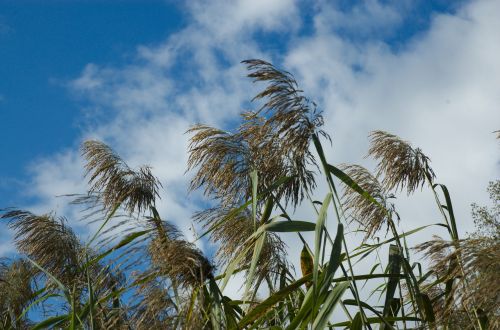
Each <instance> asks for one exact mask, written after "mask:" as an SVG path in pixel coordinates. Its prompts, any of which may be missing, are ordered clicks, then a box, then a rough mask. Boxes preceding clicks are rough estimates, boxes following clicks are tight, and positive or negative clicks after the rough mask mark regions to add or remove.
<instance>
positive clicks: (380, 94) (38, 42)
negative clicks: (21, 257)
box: [0, 0, 500, 256]
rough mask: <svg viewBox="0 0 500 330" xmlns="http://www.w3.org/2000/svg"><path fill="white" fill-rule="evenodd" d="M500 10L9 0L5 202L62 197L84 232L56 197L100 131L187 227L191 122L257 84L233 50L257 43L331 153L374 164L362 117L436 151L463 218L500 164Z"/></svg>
mask: <svg viewBox="0 0 500 330" xmlns="http://www.w3.org/2000/svg"><path fill="white" fill-rule="evenodd" d="M499 15H500V4H499V2H498V1H489V0H483V1H401V0H398V1H390V0H385V1H378V0H366V1H354V2H353V1H316V2H305V1H294V0H276V1H272V2H269V1H264V0H253V1H250V0H242V1H224V0H214V1H210V2H204V1H194V0H193V1H187V2H185V3H183V4H182V5H178V3H177V2H173V1H164V2H162V1H141V2H139V1H121V2H119V1H46V2H43V4H41V2H35V1H0V76H1V77H2V79H1V80H0V125H1V129H0V155H1V161H0V207H4V206H17V207H22V208H28V209H30V210H33V211H34V212H37V213H43V212H48V211H50V210H55V211H57V212H58V214H65V215H67V216H68V218H69V219H70V220H69V221H70V222H71V223H72V224H73V225H75V226H76V228H77V229H78V232H79V233H80V234H81V235H82V236H83V237H87V236H88V233H89V231H92V228H88V227H87V226H85V225H84V224H82V223H81V222H78V221H77V220H76V219H77V218H78V217H79V216H78V214H77V213H76V212H75V211H73V210H72V209H71V208H69V207H67V206H66V201H67V200H65V199H64V198H61V197H56V196H59V195H62V194H68V193H81V192H84V191H85V189H86V185H85V183H84V181H83V180H82V177H83V170H82V165H83V162H82V160H81V158H80V157H79V150H78V147H79V145H80V143H81V142H82V141H83V140H85V139H88V138H97V139H100V140H103V141H105V142H106V143H108V144H110V145H111V146H112V147H113V148H114V149H115V150H116V151H118V152H119V153H120V154H121V155H122V156H123V157H124V158H125V159H126V161H128V162H129V163H130V164H131V165H133V166H136V165H140V164H143V163H146V164H150V165H151V166H152V167H153V171H154V173H155V174H157V175H158V177H159V178H160V180H161V181H162V183H163V184H164V187H165V191H164V193H163V194H162V203H161V205H160V208H161V211H162V214H164V216H165V217H166V218H167V219H169V220H171V221H173V222H174V223H176V224H177V225H178V226H179V227H180V228H181V229H183V230H184V232H185V233H186V235H187V236H188V237H192V233H191V232H190V229H189V228H190V226H191V220H190V215H191V214H192V212H193V211H195V210H198V209H199V208H200V207H201V206H202V205H206V204H205V201H204V199H203V197H202V196H201V194H200V193H199V192H194V193H191V194H189V195H188V194H187V193H186V190H187V185H188V182H189V174H184V170H185V165H186V160H187V153H186V148H187V143H188V138H189V137H188V136H186V135H185V134H184V132H185V131H186V129H187V128H189V126H190V125H192V124H194V123H196V122H203V123H208V124H211V125H215V126H219V127H224V128H228V129H229V128H230V127H231V126H232V125H234V123H236V122H237V120H238V113H239V112H240V111H241V110H245V109H247V108H248V107H252V106H253V105H251V104H249V102H248V100H250V99H251V98H252V96H253V95H254V94H255V92H256V91H257V90H258V86H255V85H254V84H251V83H250V82H249V80H248V79H246V78H245V71H244V68H243V67H242V65H241V64H240V63H239V62H240V61H241V60H243V59H247V58H263V59H266V60H268V61H272V62H273V63H275V64H276V65H277V66H279V67H282V68H285V69H287V70H289V71H291V72H293V73H294V74H295V75H296V78H297V80H298V81H299V84H300V85H301V87H302V88H303V89H304V90H305V91H306V93H307V94H308V95H310V96H311V97H312V98H313V99H314V100H316V101H317V103H318V104H319V106H320V108H321V109H322V110H323V111H324V114H325V129H326V130H327V131H328V132H329V133H330V134H331V135H332V136H333V148H332V149H331V150H328V152H329V155H328V156H329V159H330V160H331V161H332V162H333V163H342V162H355V163H361V164H364V165H366V166H368V167H370V166H372V165H373V164H371V163H370V162H369V161H368V160H366V159H365V158H364V155H365V154H366V150H367V148H368V140H367V135H368V134H369V132H370V131H371V130H374V129H383V130H388V131H390V132H393V133H395V134H398V135H400V136H402V137H403V138H405V139H408V140H410V141H412V142H413V143H415V144H416V145H418V146H421V147H422V149H423V150H424V152H426V153H427V154H428V155H429V156H430V157H431V159H432V160H433V165H434V169H435V171H436V173H437V174H438V180H440V182H443V183H446V184H447V185H448V187H449V189H450V191H451V193H452V196H453V198H454V201H455V203H454V204H455V206H456V208H457V210H456V212H457V214H459V217H460V219H459V221H460V222H461V225H462V226H461V228H463V229H462V230H463V231H466V230H469V229H471V228H472V224H471V223H472V221H470V217H469V210H470V207H469V206H470V203H472V202H475V201H478V202H485V201H486V199H487V195H486V193H485V188H486V186H487V183H488V181H489V180H494V179H496V178H498V174H499V164H500V162H499V161H500V159H499V156H498V142H497V141H495V139H494V135H493V134H492V133H491V132H492V131H494V130H498V129H500V127H499V126H500V111H498V104H500V89H499V88H500V87H499V86H500V63H499V61H498V60H497V58H496V57H497V54H498V53H500V36H499V34H498V31H500V26H499V24H500V23H499V22H498V16H499ZM322 189H323V188H322V187H321V186H320V187H319V189H318V192H317V194H318V198H322V194H323V192H324V191H323V190H322ZM430 198H432V196H430V195H429V194H428V193H425V192H424V193H422V194H417V195H416V196H414V197H412V198H411V199H410V200H409V201H407V200H406V199H401V201H398V202H399V203H400V204H399V206H400V207H401V214H402V216H403V218H404V221H402V226H407V227H406V228H414V227H415V226H417V225H420V224H422V223H430V222H432V220H434V219H438V216H439V215H438V214H437V213H436V211H435V210H434V209H433V208H432V206H431V207H430V208H427V207H421V206H419V205H432V200H431V199H430ZM415 205H417V206H415ZM309 211H310V210H305V209H304V210H301V209H298V210H297V214H298V216H301V215H302V218H304V219H306V218H307V216H308V212H309ZM10 235H11V234H10V233H9V232H7V231H4V232H3V233H2V234H0V256H1V255H7V254H10V253H12V251H13V250H12V244H11V240H10ZM190 235H191V236H190ZM289 243H290V245H291V246H293V242H289ZM295 252H296V253H299V252H300V251H299V250H297V251H295ZM295 252H292V254H293V253H295Z"/></svg>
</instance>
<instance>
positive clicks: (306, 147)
mask: <svg viewBox="0 0 500 330" xmlns="http://www.w3.org/2000/svg"><path fill="white" fill-rule="evenodd" d="M243 63H244V64H245V65H246V66H247V68H248V70H249V75H248V76H249V77H250V78H251V79H252V80H253V81H254V82H255V83H264V84H265V87H264V89H263V90H262V92H260V93H258V94H257V95H256V96H255V97H254V99H253V100H254V101H257V102H260V106H259V107H258V109H256V110H254V111H247V112H245V113H242V114H241V123H240V125H239V126H237V127H236V128H235V129H234V130H228V131H226V130H222V129H219V128H215V127H210V126H207V125H203V124H197V125H194V126H193V127H192V128H191V129H190V130H189V131H188V134H190V135H191V141H190V144H189V150H188V152H189V161H188V164H187V171H189V172H190V173H192V180H191V184H190V189H191V190H194V189H201V190H202V191H203V193H204V195H205V197H206V198H207V199H208V202H209V203H210V207H208V208H207V209H203V210H199V211H198V212H196V213H195V214H194V215H193V218H192V220H194V221H195V222H196V223H198V224H200V226H201V228H202V229H201V230H203V232H202V233H201V235H199V238H197V239H196V240H195V241H188V240H187V239H186V238H185V237H184V235H183V234H182V232H181V231H179V230H178V229H177V227H176V226H175V225H174V224H173V223H172V221H169V219H164V218H162V217H161V215H160V212H159V211H158V209H157V204H158V199H159V197H160V192H161V189H162V188H163V187H162V185H161V183H160V180H158V179H157V178H156V177H155V176H154V175H153V169H151V168H150V167H148V166H142V167H139V168H137V169H134V168H131V167H129V166H128V165H127V163H126V162H125V161H124V160H123V159H122V158H121V157H119V156H118V155H117V154H116V153H115V152H114V151H113V150H112V149H111V148H110V147H109V146H107V145H106V144H104V143H103V142H99V141H87V142H85V143H84V144H83V146H82V155H83V157H84V158H85V160H86V165H85V169H86V177H87V179H88V183H89V191H88V192H87V193H86V194H84V195H80V196H78V197H77V198H76V200H75V202H74V203H75V204H78V205H85V212H87V214H86V215H84V216H83V218H84V220H86V221H92V222H93V223H98V224H99V226H98V229H97V231H96V232H95V233H93V235H92V237H91V238H90V239H88V240H82V239H81V238H80V237H78V235H76V234H75V232H74V231H73V230H72V229H71V227H69V225H68V223H69V222H70V221H67V220H66V219H65V218H62V217H58V216H57V215H56V214H54V213H50V212H49V213H47V214H45V215H35V214H32V213H30V212H28V211H23V210H16V209H9V210H3V211H2V213H1V218H2V219H4V220H6V221H8V224H9V226H10V228H11V229H12V230H13V231H14V240H15V244H16V247H17V249H18V252H19V257H17V258H16V259H13V260H7V259H4V260H1V262H0V322H1V323H0V327H2V328H6V329H22V328H28V327H32V328H34V329H40V328H46V327H51V328H70V329H77V328H78V329H80V328H81V329H157V328H165V329H177V328H181V329H261V328H262V329H263V328H266V329H323V328H350V329H373V328H374V327H376V326H378V327H379V328H380V329H395V328H398V329H399V328H405V329H406V328H437V327H441V328H450V329H454V328H458V327H461V328H471V329H487V328H491V329H495V328H498V327H499V326H500V324H499V315H500V314H499V313H500V311H499V301H498V297H499V296H500V283H499V281H498V275H497V274H498V272H499V271H500V268H499V267H500V262H499V261H500V255H499V252H498V251H499V246H498V237H499V236H498V228H499V226H498V215H499V212H498V210H499V208H498V201H499V200H500V193H498V192H499V191H500V189H498V186H499V184H495V183H494V184H492V186H491V187H490V190H491V191H490V192H493V193H492V200H493V201H494V203H496V204H495V205H496V206H495V208H493V209H492V210H491V209H488V208H486V207H479V206H477V205H476V206H474V207H473V217H474V218H475V219H476V220H477V221H478V223H480V224H488V225H487V226H488V228H489V229H488V230H480V231H477V232H476V233H474V234H472V235H469V236H467V237H465V238H460V237H459V232H458V228H457V221H456V219H455V214H454V213H453V205H452V203H451V196H450V193H449V191H448V189H447V188H446V186H444V185H443V184H440V183H438V181H437V175H436V174H435V172H434V171H433V169H432V168H431V163H430V159H429V157H427V156H426V155H425V154H424V153H423V151H422V150H421V149H420V148H415V147H413V146H412V145H411V144H410V143H409V142H407V141H405V140H403V139H402V138H400V137H398V136H396V135H394V134H391V133H388V132H384V131H374V132H372V133H371V134H370V136H369V137H370V141H371V146H370V149H369V151H368V157H371V158H373V159H374V160H375V161H376V162H377V165H376V168H375V171H374V174H372V173H371V172H370V171H369V170H368V169H366V168H364V167H362V166H360V165H355V164H348V165H346V164H344V165H340V166H338V167H337V166H334V165H333V164H331V163H330V162H329V161H328V159H327V156H326V154H325V151H324V149H323V144H322V141H323V142H324V141H328V142H331V141H330V137H329V135H328V134H327V133H326V132H325V131H324V129H323V114H322V112H321V111H319V110H318V107H317V105H316V104H315V103H314V102H313V101H311V100H310V99H308V98H307V97H306V96H305V95H304V93H303V91H302V90H300V89H299V87H298V84H297V82H296V80H295V78H294V77H293V75H292V74H291V73H289V72H286V71H283V70H280V69H278V68H276V67H275V66H273V65H272V64H270V63H268V62H265V61H262V60H247V61H244V62H243ZM167 142H168V141H167ZM497 182H498V181H497ZM320 183H323V184H325V185H326V186H327V187H328V190H329V192H328V193H327V195H326V196H319V197H321V198H320V200H321V201H318V200H315V199H314V198H313V196H314V194H316V193H317V190H316V187H317V185H318V184H320ZM419 189H420V190H423V189H426V190H428V191H429V192H430V193H431V194H432V195H433V196H434V199H435V201H436V207H437V208H438V210H439V212H440V214H441V215H442V218H443V219H442V222H441V223H438V224H426V225H423V226H421V227H418V228H415V229H414V230H410V231H406V232H404V233H403V232H401V231H400V229H399V227H398V224H399V221H406V219H400V216H399V213H398V210H397V207H396V198H395V196H397V194H398V192H401V191H404V192H406V194H407V195H410V194H412V193H414V192H415V191H417V190H419ZM339 191H342V194H341V195H339V194H338V192H339ZM495 192H496V193H495ZM167 193H168V192H167ZM323 197H324V198H323ZM309 204H310V205H309ZM299 207H300V208H301V209H304V208H307V207H310V212H311V213H310V214H311V217H310V219H309V220H308V221H303V220H295V214H294V211H295V210H296V209H297V208H299ZM90 219H93V220H90ZM176 220H179V219H176ZM185 220H186V221H189V220H191V219H185ZM332 221H333V222H335V225H334V226H332ZM348 226H354V229H353V230H345V228H348ZM443 227H444V228H445V230H446V232H445V234H447V235H448V236H449V237H446V238H439V237H435V238H433V239H430V240H428V241H426V242H423V243H421V244H419V245H417V246H416V247H415V248H414V249H410V248H409V247H408V246H407V237H408V236H410V235H413V234H415V233H418V232H422V231H425V230H429V229H430V228H443ZM331 228H336V229H334V230H332V229H331ZM351 229H352V228H351ZM359 231H362V232H364V237H363V239H362V242H361V244H360V245H359V246H358V247H356V248H354V249H348V245H347V244H346V241H347V240H351V239H355V238H356V233H357V232H359ZM307 232H309V233H310V234H311V235H309V236H306V235H304V233H307ZM382 234H383V235H385V239H381V238H380V236H381V235H382ZM283 235H288V236H289V235H296V236H297V238H298V239H299V240H300V242H301V244H300V248H302V252H301V254H300V260H292V259H291V258H290V255H291V254H290V253H288V252H289V249H291V248H296V247H295V246H291V247H290V246H287V245H286V244H285V238H284V237H285V236H283ZM306 237H308V239H306ZM201 239H203V240H205V241H204V243H205V245H209V246H210V248H209V249H208V250H213V251H214V253H213V257H210V256H209V255H208V254H207V253H206V251H207V250H204V251H202V250H200V249H199V248H197V245H196V243H197V241H198V240H201ZM386 246H387V247H388V250H389V254H388V257H387V258H386V259H385V260H386V261H383V260H382V257H381V253H382V252H384V251H385V247H386ZM369 256H375V257H376V259H377V260H378V262H377V263H376V264H374V265H366V266H367V267H365V268H368V269H370V271H369V272H366V273H360V272H356V271H355V267H353V265H355V264H358V263H362V262H365V263H366V262H368V261H367V260H369V259H368V257H369ZM417 257H418V258H420V259H417V262H414V260H415V258H417ZM410 260H412V261H411V262H412V263H411V262H410ZM299 261H300V270H301V274H298V273H297V272H295V269H294V267H293V265H294V264H296V263H297V264H298V263H299ZM377 269H381V271H380V272H377ZM238 273H240V274H243V282H242V283H238V284H239V286H240V287H241V288H242V289H244V290H243V292H242V293H241V295H240V297H238V299H231V298H230V297H228V296H227V295H226V294H225V289H226V287H227V285H228V284H229V283H230V282H231V281H235V275H236V274H238ZM377 281H378V282H377ZM380 281H383V282H382V283H381V282H380ZM361 282H364V284H363V287H361ZM366 282H370V283H377V284H379V286H378V287H377V288H375V289H374V290H373V291H371V292H369V291H370V290H368V289H360V287H361V288H364V287H365V284H366ZM380 283H381V284H380ZM374 285H375V284H374ZM377 294H378V295H379V301H380V302H378V301H377V302H374V300H373V298H371V297H372V296H373V295H375V296H376V295H377ZM336 310H337V311H338V313H337V314H336V316H335V318H334V317H332V315H333V313H334V311H336ZM40 311H43V312H44V313H45V314H43V315H44V317H45V319H43V320H42V321H36V322H35V321H34V320H33V319H32V318H31V316H32V315H33V314H32V313H38V314H37V315H39V314H40ZM338 315H344V318H343V319H340V318H339V316H338Z"/></svg>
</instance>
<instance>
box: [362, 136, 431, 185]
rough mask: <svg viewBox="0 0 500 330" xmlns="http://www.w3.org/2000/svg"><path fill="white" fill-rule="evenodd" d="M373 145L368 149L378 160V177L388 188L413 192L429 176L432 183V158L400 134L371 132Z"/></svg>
mask: <svg viewBox="0 0 500 330" xmlns="http://www.w3.org/2000/svg"><path fill="white" fill-rule="evenodd" d="M370 138H371V147H370V150H369V152H368V155H369V156H372V157H373V158H375V159H376V160H379V163H378V166H377V177H382V176H383V179H382V184H383V185H384V187H385V188H386V189H387V190H392V189H395V190H399V189H401V190H403V189H404V188H406V191H407V193H408V194H411V193H412V192H414V191H415V190H417V189H418V188H420V187H422V186H423V185H424V183H425V181H426V180H427V179H428V180H429V181H430V182H431V183H432V182H433V180H434V178H435V175H434V172H433V170H432V168H431V167H430V164H429V163H430V159H429V158H428V157H427V156H426V155H424V154H423V153H422V151H421V150H420V149H419V148H416V149H414V148H413V147H412V146H411V145H410V144H409V143H408V142H406V141H403V140H401V139H400V138H399V137H398V136H396V135H393V134H389V133H387V132H384V131H374V132H372V133H371V134H370Z"/></svg>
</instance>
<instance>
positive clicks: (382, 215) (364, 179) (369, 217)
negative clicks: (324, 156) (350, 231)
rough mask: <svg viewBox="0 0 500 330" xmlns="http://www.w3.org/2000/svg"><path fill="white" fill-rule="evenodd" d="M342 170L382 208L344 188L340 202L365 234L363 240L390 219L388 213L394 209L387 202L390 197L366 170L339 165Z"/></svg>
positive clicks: (355, 166) (356, 166)
mask: <svg viewBox="0 0 500 330" xmlns="http://www.w3.org/2000/svg"><path fill="white" fill-rule="evenodd" d="M341 168H342V170H343V171H344V172H345V173H346V174H347V175H349V176H350V177H351V178H352V179H353V180H354V181H355V182H356V183H357V184H358V185H359V186H360V187H361V188H363V190H364V191H366V192H367V193H368V194H370V196H372V197H373V198H374V199H375V200H376V201H377V202H379V203H380V205H382V206H383V207H384V208H382V207H380V206H379V205H376V204H374V203H373V202H372V201H370V200H368V199H367V198H366V197H364V196H362V195H360V194H359V193H358V192H356V191H354V190H353V189H351V188H350V187H347V186H346V187H344V190H343V195H342V200H343V202H344V204H343V205H344V206H345V209H346V210H348V211H351V216H352V218H353V220H354V221H356V222H358V223H359V225H360V226H361V227H362V228H363V230H364V231H365V232H366V235H365V239H367V238H368V237H373V235H374V234H375V233H376V232H377V231H378V230H379V229H380V228H381V227H382V226H383V224H384V223H386V222H387V221H392V219H390V218H389V217H390V214H391V213H390V212H388V211H387V210H393V209H394V207H393V205H392V204H390V203H389V202H388V199H389V198H390V197H391V196H389V195H388V192H387V190H386V189H385V188H384V187H383V186H382V185H381V184H380V183H379V182H378V180H377V178H376V177H375V176H373V175H372V174H371V173H370V172H369V171H368V170H367V169H366V168H364V167H362V166H360V165H350V164H344V165H341Z"/></svg>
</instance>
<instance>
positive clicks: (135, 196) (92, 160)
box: [82, 140, 161, 213]
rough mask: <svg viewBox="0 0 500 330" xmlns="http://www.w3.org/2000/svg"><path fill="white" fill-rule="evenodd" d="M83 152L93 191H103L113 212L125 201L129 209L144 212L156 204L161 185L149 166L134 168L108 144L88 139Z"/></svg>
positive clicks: (83, 146)
mask: <svg viewBox="0 0 500 330" xmlns="http://www.w3.org/2000/svg"><path fill="white" fill-rule="evenodd" d="M82 154H83V156H84V157H85V158H86V160H87V164H86V165H85V169H86V174H85V175H86V176H87V177H89V184H90V185H91V188H90V190H89V193H90V194H92V193H98V194H100V196H101V198H102V201H103V204H104V206H105V208H106V209H107V210H108V211H109V212H111V211H112V210H114V209H115V208H116V207H117V206H118V205H123V206H124V208H125V209H126V210H127V211H128V212H129V213H134V212H135V211H137V212H139V213H140V212H141V211H143V210H146V209H148V208H149V207H150V206H154V204H155V199H156V198H157V197H159V194H158V189H159V187H160V186H161V184H160V182H159V181H158V179H157V178H156V177H155V176H154V175H153V174H152V173H151V169H150V168H149V167H148V166H142V167H140V168H139V169H138V170H133V169H131V168H130V167H128V165H127V164H126V163H125V162H124V161H123V160H122V159H121V158H120V157H119V156H118V155H116V154H115V153H114V151H113V150H112V149H111V148H110V147H108V146H107V145H106V144H104V143H102V142H99V141H92V140H90V141H86V142H84V143H83V145H82Z"/></svg>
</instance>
